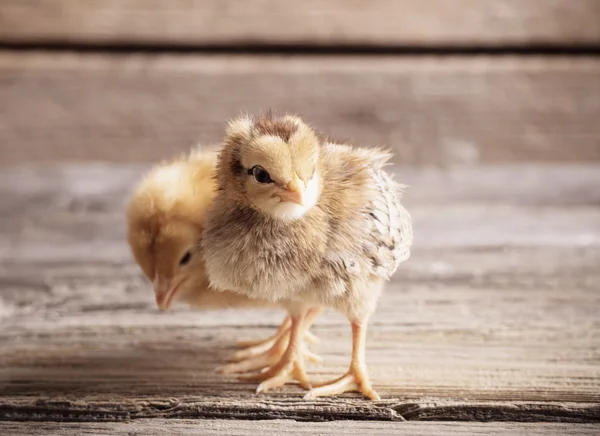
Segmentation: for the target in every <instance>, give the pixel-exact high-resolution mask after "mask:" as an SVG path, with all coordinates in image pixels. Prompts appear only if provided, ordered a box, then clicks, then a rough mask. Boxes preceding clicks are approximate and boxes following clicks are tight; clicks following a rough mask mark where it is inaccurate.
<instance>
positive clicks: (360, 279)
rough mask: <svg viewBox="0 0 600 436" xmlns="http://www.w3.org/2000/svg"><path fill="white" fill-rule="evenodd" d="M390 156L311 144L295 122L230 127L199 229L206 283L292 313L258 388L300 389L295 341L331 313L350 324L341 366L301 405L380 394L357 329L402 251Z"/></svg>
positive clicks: (405, 223)
mask: <svg viewBox="0 0 600 436" xmlns="http://www.w3.org/2000/svg"><path fill="white" fill-rule="evenodd" d="M390 157H391V155H390V154H389V153H388V152H385V151H382V150H380V149H365V148H357V147H352V146H349V145H343V144H334V143H330V142H328V141H325V140H321V139H320V138H319V137H318V136H317V134H316V133H315V131H314V130H313V129H312V128H311V127H310V126H308V125H307V124H306V123H305V122H304V121H303V120H302V119H300V118H299V117H296V116H290V115H286V116H282V117H277V116H273V115H271V114H267V115H262V116H258V117H253V118H251V117H249V116H242V117H241V118H239V119H237V120H234V121H232V122H230V123H229V125H228V127H227V132H226V136H225V140H224V143H223V146H222V149H221V151H220V154H219V159H218V164H217V169H216V176H217V184H218V190H217V195H216V197H215V200H214V202H213V204H212V205H211V206H210V208H209V210H208V212H207V213H206V221H205V230H204V233H203V241H202V247H203V249H204V256H205V260H206V269H207V273H208V277H209V280H210V283H211V285H212V286H213V287H214V288H216V289H219V290H228V289H230V290H233V291H235V292H239V293H243V294H245V295H247V296H248V297H250V298H257V299H264V300H268V301H272V302H275V303H278V304H281V305H282V307H285V308H286V309H287V310H288V311H289V313H290V314H291V324H292V331H291V338H290V340H289V343H288V347H287V350H286V351H285V354H284V355H283V356H282V358H281V360H280V361H279V362H278V363H277V364H275V365H273V366H272V367H271V368H270V369H269V370H267V371H265V372H263V373H261V374H258V375H256V376H255V378H254V379H255V380H257V381H261V382H262V383H261V384H259V386H258V388H257V392H261V391H263V392H264V391H267V390H269V389H272V388H274V387H277V386H281V385H283V384H284V383H286V382H287V381H290V380H292V379H296V380H298V381H300V383H301V384H302V385H303V386H305V387H310V382H309V381H308V379H307V376H306V371H305V369H304V362H303V353H302V352H301V351H299V350H300V349H301V341H300V339H301V338H302V334H303V332H304V331H305V329H306V327H307V325H309V323H310V322H312V319H311V318H312V317H313V316H314V314H315V313H318V312H319V311H320V310H321V308H323V307H331V308H334V309H336V310H338V311H341V312H342V313H344V314H345V315H346V316H347V318H348V320H349V321H350V324H351V326H352V338H353V341H352V360H351V363H350V368H349V370H348V372H347V373H346V374H344V375H343V376H341V377H339V378H338V379H336V380H333V381H332V382H328V383H325V384H323V385H321V386H319V387H316V388H312V389H311V390H310V391H309V392H308V393H307V395H306V397H305V398H314V397H317V396H326V395H335V394H338V393H343V392H347V391H351V390H352V391H354V390H358V391H359V392H362V393H363V394H364V395H366V396H367V397H369V398H371V399H378V398H379V395H378V394H377V393H376V392H375V390H373V388H372V386H371V382H370V380H369V376H368V371H367V367H366V363H365V335H366V329H367V322H368V319H369V317H370V315H371V314H372V313H373V311H374V309H375V307H376V304H377V300H378V298H379V295H380V292H381V290H382V286H383V283H384V282H385V281H386V280H388V279H389V278H390V276H391V275H392V274H393V273H394V272H395V271H396V269H397V267H398V265H399V264H400V263H401V262H402V261H404V260H406V259H408V257H409V256H410V246H411V244H412V224H411V218H410V215H409V213H408V212H407V211H406V210H405V209H404V207H403V206H402V205H401V204H400V194H401V190H402V186H401V185H399V184H397V183H396V182H395V181H394V180H393V179H392V177H391V176H390V175H389V174H388V173H386V172H385V171H384V166H385V165H386V164H387V163H388V160H389V159H390Z"/></svg>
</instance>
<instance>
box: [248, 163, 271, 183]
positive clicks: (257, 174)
mask: <svg viewBox="0 0 600 436" xmlns="http://www.w3.org/2000/svg"><path fill="white" fill-rule="evenodd" d="M250 171H251V172H252V175H253V176H254V178H255V179H256V181H257V182H258V183H273V180H272V179H271V176H270V175H269V173H268V172H267V170H265V169H264V168H263V167H261V166H260V165H254V166H253V167H252V170H250Z"/></svg>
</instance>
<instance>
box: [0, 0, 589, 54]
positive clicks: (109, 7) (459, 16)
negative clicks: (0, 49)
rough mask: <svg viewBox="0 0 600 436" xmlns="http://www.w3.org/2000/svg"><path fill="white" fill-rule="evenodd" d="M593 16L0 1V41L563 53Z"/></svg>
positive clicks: (522, 2) (168, 0)
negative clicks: (539, 48)
mask: <svg viewBox="0 0 600 436" xmlns="http://www.w3.org/2000/svg"><path fill="white" fill-rule="evenodd" d="M292 11H293V13H292ZM598 16H600V5H599V4H598V2H597V1H595V0H577V1H572V0H497V1H494V2H481V1H479V0H455V1H452V2H447V1H444V0H423V1H419V2H414V1H411V0H375V1H370V2H369V3H368V4H366V3H364V2H361V1H356V0H354V1H351V2H348V1H345V0H327V1H317V0H309V1H302V2H290V1H284V2H282V1H275V0H271V1H266V0H261V1H257V2H256V1H255V2H252V4H250V3H247V2H243V1H239V0H226V1H223V0H209V1H206V0H86V1H80V0H34V1H31V0H29V1H27V2H24V1H21V0H3V1H2V2H1V3H0V40H1V41H3V42H13V43H14V42H19V43H38V44H40V43H41V44H47V43H69V44H71V43H77V44H114V45H137V44H139V45H161V44H162V45H165V44H169V45H180V46H181V45H183V46H186V45H201V46H210V45H220V46H234V47H235V46H239V45H273V44H275V45H286V44H292V45H293V44H296V45H297V44H301V45H307V46H348V45H350V46H357V45H359V46H386V47H390V46H391V47H402V46H416V47H419V46H436V47H437V46H502V45H513V46H527V45H531V44H550V45H559V46H560V45H567V46H568V45H571V44H599V43H600V23H599V21H598V19H597V18H598Z"/></svg>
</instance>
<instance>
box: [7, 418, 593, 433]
mask: <svg viewBox="0 0 600 436" xmlns="http://www.w3.org/2000/svg"><path fill="white" fill-rule="evenodd" d="M0 431H2V434H3V435H4V436H17V435H27V436H37V435H42V436H46V435H49V434H59V433H60V434H61V435H63V436H72V435H73V436H75V435H77V436H80V435H87V434H93V435H110V436H120V435H126V436H130V435H136V434H143V435H147V436H154V435H164V434H165V431H168V432H169V434H173V435H175V434H177V435H179V434H199V433H200V432H201V433H202V434H203V435H205V436H211V435H218V436H239V435H245V434H248V435H255V434H259V433H260V434H262V435H277V436H279V435H281V434H295V435H314V434H318V435H336V436H337V435H357V434H361V435H363V434H367V435H373V436H379V435H381V436H387V435H411V436H430V435H432V434H436V435H453V436H454V435H456V436H458V435H470V436H473V435H484V436H487V435H497V436H571V435H572V436H584V435H597V434H598V427H597V426H595V425H592V424H546V423H520V424H513V423H485V424H482V423H460V424H457V423H446V422H439V423H438V422H427V423H425V422H401V423H389V422H388V423H384V422H369V421H341V422H296V421H286V420H270V421H238V420H206V421H200V420H197V419H194V420H191V419H140V420H136V421H131V422H126V423H105V422H102V423H95V422H94V423H77V424H71V423H64V422H62V423H58V422H43V423H37V422H0Z"/></svg>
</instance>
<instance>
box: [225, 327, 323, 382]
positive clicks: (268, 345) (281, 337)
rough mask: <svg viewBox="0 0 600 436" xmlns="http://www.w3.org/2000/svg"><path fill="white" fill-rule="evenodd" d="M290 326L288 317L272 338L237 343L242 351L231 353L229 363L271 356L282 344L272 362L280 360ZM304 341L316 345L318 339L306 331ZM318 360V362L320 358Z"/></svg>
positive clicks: (287, 339) (287, 340) (288, 336)
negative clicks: (266, 354) (266, 355)
mask: <svg viewBox="0 0 600 436" xmlns="http://www.w3.org/2000/svg"><path fill="white" fill-rule="evenodd" d="M291 325H292V320H291V317H290V316H288V317H286V318H285V320H284V321H283V323H282V324H281V326H280V327H279V329H278V330H277V333H275V334H274V335H273V336H271V337H269V338H267V339H261V340H254V341H239V342H238V343H237V345H238V346H239V347H241V348H243V349H242V350H238V351H236V352H235V353H233V354H232V355H231V357H230V358H229V359H228V360H229V361H231V362H239V361H242V360H245V359H249V358H252V357H255V356H262V355H264V354H265V353H270V354H273V353H274V352H275V351H276V350H279V349H280V348H281V344H284V345H283V349H281V351H280V352H279V354H277V358H276V359H275V361H274V362H272V363H275V362H276V361H277V360H278V359H279V358H281V356H282V355H283V353H284V351H285V348H286V347H287V343H288V342H289V338H290V328H291ZM304 340H305V341H306V342H307V343H309V344H316V343H318V342H319V338H318V337H317V336H315V335H314V334H312V333H311V332H309V331H308V330H307V331H305V332H304ZM318 360H319V361H320V358H319V359H318ZM272 363H271V364H272ZM265 366H266V365H265ZM236 372H237V371H236Z"/></svg>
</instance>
